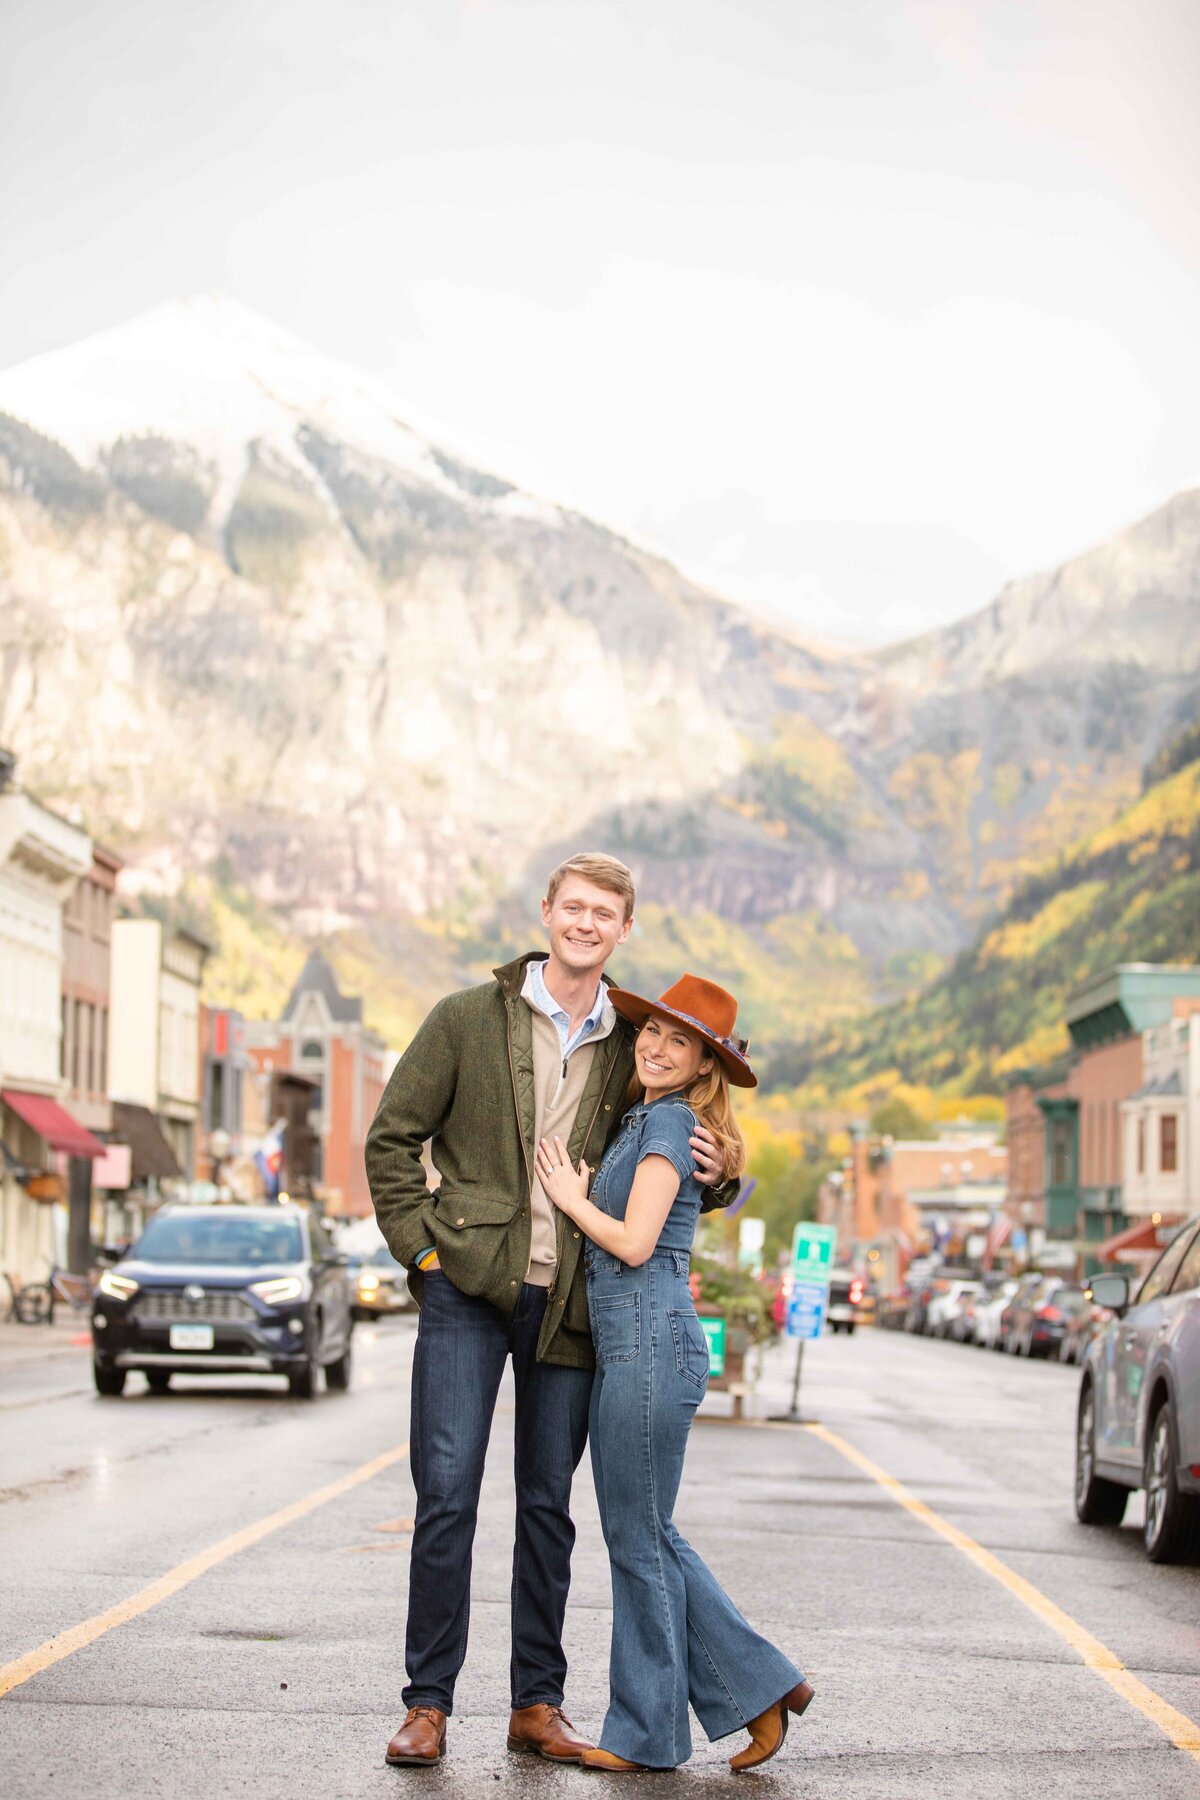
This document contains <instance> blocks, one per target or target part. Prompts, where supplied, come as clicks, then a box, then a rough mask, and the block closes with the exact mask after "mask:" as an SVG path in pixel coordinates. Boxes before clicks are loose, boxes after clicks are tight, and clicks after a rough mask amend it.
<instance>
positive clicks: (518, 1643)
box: [403, 1271, 592, 1713]
mask: <svg viewBox="0 0 1200 1800" xmlns="http://www.w3.org/2000/svg"><path fill="white" fill-rule="evenodd" d="M545 1310H546V1290H545V1288H538V1287H531V1286H529V1285H528V1284H526V1285H523V1286H522V1288H521V1291H520V1294H519V1296H518V1300H517V1307H516V1311H515V1313H514V1314H513V1316H512V1318H511V1319H507V1318H505V1316H504V1314H503V1313H502V1312H500V1311H498V1310H497V1308H496V1307H494V1306H493V1305H491V1303H490V1302H489V1301H487V1300H478V1299H473V1298H472V1297H471V1296H470V1295H468V1294H464V1293H461V1292H460V1291H459V1289H458V1288H456V1287H455V1286H454V1285H453V1283H452V1282H451V1281H449V1280H448V1279H447V1277H446V1276H445V1275H443V1274H442V1273H441V1272H440V1271H439V1272H436V1273H434V1274H430V1275H427V1276H426V1277H425V1288H424V1293H423V1296H422V1301H421V1320H420V1325H419V1327H418V1330H417V1347H416V1354H415V1357H414V1361H413V1378H412V1434H411V1451H410V1456H411V1463H412V1475H413V1483H414V1485H415V1487H416V1490H417V1513H416V1523H415V1528H414V1531H413V1543H412V1563H411V1572H410V1576H409V1587H408V1630H407V1635H406V1640H405V1651H404V1660H405V1664H406V1666H407V1670H408V1686H407V1687H406V1688H405V1689H404V1692H403V1700H404V1704H405V1706H436V1707H439V1708H440V1709H441V1710H442V1712H445V1713H449V1712H453V1710H454V1684H455V1681H456V1680H457V1678H458V1672H459V1670H460V1669H461V1668H462V1665H463V1659H464V1657H465V1656H466V1653H467V1628H468V1625H469V1622H470V1612H471V1549H472V1545H473V1544H474V1541H475V1524H476V1518H477V1515H478V1510H479V1489H480V1484H481V1482H482V1480H483V1461H484V1456H485V1454H486V1451H487V1445H488V1438H489V1436H490V1434H491V1429H492V1415H493V1413H494V1411H495V1407H496V1395H497V1393H498V1391H499V1388H500V1378H501V1376H502V1375H503V1373H504V1364H505V1362H506V1360H507V1358H508V1357H509V1356H511V1357H512V1361H513V1375H514V1377H515V1381H516V1391H517V1408H516V1457H515V1464H516V1483H517V1531H516V1542H515V1545H514V1549H513V1576H512V1662H511V1669H510V1677H511V1683H512V1703H513V1705H514V1706H535V1705H537V1704H538V1703H539V1702H545V1703H546V1704H548V1705H550V1706H561V1705H562V1699H563V1682H564V1680H565V1678H566V1673H567V1662H566V1658H565V1656H564V1655H563V1648H562V1626H563V1614H564V1612H565V1610H566V1604H567V1589H568V1587H569V1586H570V1581H571V1550H572V1547H573V1545H574V1542H575V1527H574V1525H573V1524H572V1522H571V1514H570V1510H569V1509H570V1501H571V1478H572V1476H573V1475H574V1473H575V1470H576V1468H577V1467H578V1464H579V1459H580V1457H581V1456H582V1455H583V1446H584V1443H585V1442H586V1439H587V1419H588V1398H589V1395H590V1393H591V1386H592V1374H591V1370H590V1369H564V1368H557V1367H555V1366H554V1365H553V1364H551V1363H540V1362H538V1360H537V1342H538V1333H539V1331H540V1330H541V1324H542V1316H543V1314H544V1312H545Z"/></svg>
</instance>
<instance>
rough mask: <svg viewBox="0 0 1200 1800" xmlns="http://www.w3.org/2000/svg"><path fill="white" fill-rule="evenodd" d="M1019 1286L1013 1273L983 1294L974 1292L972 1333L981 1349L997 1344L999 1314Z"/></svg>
mask: <svg viewBox="0 0 1200 1800" xmlns="http://www.w3.org/2000/svg"><path fill="white" fill-rule="evenodd" d="M1019 1286H1020V1283H1019V1282H1018V1280H1017V1278H1016V1276H1015V1275H1007V1276H1005V1278H1004V1280H1003V1281H1002V1282H1001V1283H1000V1285H999V1287H996V1288H990V1289H989V1290H988V1291H987V1293H985V1294H976V1296H975V1300H974V1305H973V1308H972V1320H971V1323H972V1334H973V1338H974V1342H975V1343H977V1344H978V1345H980V1347H981V1348H982V1349H984V1350H995V1349H996V1348H997V1347H998V1346H999V1342H1000V1314H1001V1313H1002V1312H1003V1311H1004V1309H1005V1307H1006V1306H1007V1305H1008V1303H1009V1301H1010V1300H1011V1299H1012V1297H1013V1295H1014V1294H1015V1293H1016V1291H1017V1288H1018V1287H1019Z"/></svg>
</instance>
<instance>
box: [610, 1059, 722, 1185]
mask: <svg viewBox="0 0 1200 1800" xmlns="http://www.w3.org/2000/svg"><path fill="white" fill-rule="evenodd" d="M695 1035H696V1036H699V1035H700V1034H699V1033H698V1032H697V1033H696V1034H695ZM701 1041H702V1042H703V1040H701ZM705 1048H706V1054H707V1056H708V1059H709V1067H708V1068H707V1069H705V1070H703V1071H702V1072H701V1073H700V1074H699V1075H697V1076H695V1077H694V1079H693V1080H691V1081H689V1082H688V1084H687V1086H686V1087H685V1088H681V1089H680V1091H679V1098H680V1099H681V1100H684V1101H686V1102H687V1104H688V1105H689V1106H690V1107H691V1109H692V1111H693V1112H694V1113H695V1115H696V1117H697V1119H698V1120H699V1121H700V1123H701V1125H703V1126H704V1127H705V1129H706V1130H708V1131H711V1132H712V1134H713V1136H714V1137H715V1138H716V1140H717V1143H718V1145H719V1146H720V1150H721V1154H722V1156H723V1157H724V1160H725V1179H726V1181H732V1180H733V1179H734V1177H735V1176H738V1175H741V1174H743V1173H744V1172H745V1168H746V1140H745V1138H744V1137H743V1136H742V1134H741V1130H740V1128H739V1126H738V1122H737V1119H736V1118H735V1117H734V1111H733V1100H732V1098H731V1096H730V1092H729V1077H728V1076H727V1075H726V1073H725V1070H724V1067H723V1066H722V1063H721V1059H720V1057H719V1056H716V1055H715V1054H714V1053H713V1051H712V1050H709V1049H708V1048H707V1046H706V1047H705ZM644 1091H645V1090H644V1088H643V1087H642V1083H641V1079H640V1077H639V1076H638V1074H637V1071H636V1070H635V1071H634V1074H633V1078H632V1080H631V1081H630V1083H629V1091H628V1093H627V1094H626V1096H625V1097H626V1099H627V1100H630V1101H634V1100H640V1099H641V1097H642V1094H643V1093H644Z"/></svg>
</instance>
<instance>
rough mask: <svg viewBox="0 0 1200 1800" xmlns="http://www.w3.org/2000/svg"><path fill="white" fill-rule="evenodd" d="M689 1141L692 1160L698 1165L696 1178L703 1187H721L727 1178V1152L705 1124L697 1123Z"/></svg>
mask: <svg viewBox="0 0 1200 1800" xmlns="http://www.w3.org/2000/svg"><path fill="white" fill-rule="evenodd" d="M688 1142H689V1143H690V1144H691V1147H692V1161H693V1162H694V1163H695V1165H696V1180H697V1181H698V1182H699V1183H700V1185H701V1187H720V1185H721V1183H722V1182H723V1181H724V1179H725V1152H724V1151H723V1150H722V1149H721V1147H720V1145H719V1144H718V1143H717V1140H716V1138H715V1137H714V1136H713V1135H712V1132H711V1131H708V1130H707V1129H706V1128H705V1127H704V1126H703V1125H697V1127H696V1130H695V1132H694V1134H693V1135H692V1136H691V1137H690V1138H689V1139H688Z"/></svg>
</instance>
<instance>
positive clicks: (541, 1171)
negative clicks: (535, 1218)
mask: <svg viewBox="0 0 1200 1800" xmlns="http://www.w3.org/2000/svg"><path fill="white" fill-rule="evenodd" d="M537 1173H538V1180H539V1181H540V1182H541V1184H542V1186H543V1188H544V1189H545V1190H546V1192H547V1193H548V1194H549V1196H550V1198H551V1200H553V1202H554V1204H555V1206H557V1207H558V1209H559V1211H560V1212H565V1213H566V1215H567V1217H568V1218H569V1219H574V1218H576V1217H577V1216H578V1213H579V1208H580V1206H581V1204H582V1205H584V1206H586V1205H587V1204H588V1197H587V1191H588V1181H589V1179H590V1177H591V1170H590V1169H589V1168H588V1166H587V1164H586V1163H585V1162H581V1163H580V1165H579V1168H578V1169H573V1168H572V1167H571V1162H570V1158H569V1157H568V1156H567V1147H566V1145H565V1144H564V1143H563V1141H562V1139H561V1138H560V1137H556V1138H555V1140H554V1142H553V1143H551V1142H550V1140H549V1139H548V1138H543V1139H542V1141H541V1143H540V1144H539V1145H538V1153H537Z"/></svg>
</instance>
